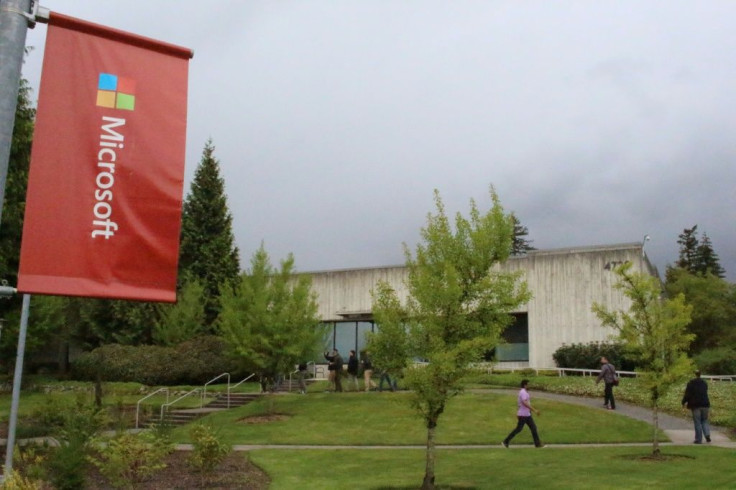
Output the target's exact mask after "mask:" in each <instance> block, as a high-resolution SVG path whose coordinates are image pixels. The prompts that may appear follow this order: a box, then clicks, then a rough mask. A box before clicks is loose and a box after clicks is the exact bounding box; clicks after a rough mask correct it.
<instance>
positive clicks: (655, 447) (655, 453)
mask: <svg viewBox="0 0 736 490" xmlns="http://www.w3.org/2000/svg"><path fill="white" fill-rule="evenodd" d="M652 417H653V419H654V424H653V425H654V437H653V439H652V455H653V456H659V454H660V451H659V407H658V404H657V402H656V400H655V402H654V404H653V405H652Z"/></svg>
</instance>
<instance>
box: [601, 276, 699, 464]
mask: <svg viewBox="0 0 736 490" xmlns="http://www.w3.org/2000/svg"><path fill="white" fill-rule="evenodd" d="M631 267H632V265H631V262H627V263H625V264H622V265H620V266H618V267H616V269H614V272H615V274H616V275H617V276H618V278H619V280H618V282H617V283H616V286H615V287H616V289H618V290H620V291H622V292H623V294H624V295H625V296H626V297H627V298H628V299H629V300H630V301H631V306H630V307H629V309H628V310H627V311H624V310H617V311H611V310H609V309H607V308H606V307H605V306H603V305H601V304H598V303H595V304H593V312H594V313H595V314H596V315H597V316H598V318H599V319H600V321H601V323H602V324H603V326H606V327H611V328H614V329H615V330H616V331H617V333H618V338H619V339H620V340H621V341H623V342H624V345H625V346H626V348H627V349H628V350H629V351H630V352H631V354H632V355H633V357H634V358H635V359H636V361H637V366H638V368H637V370H636V371H637V373H638V374H639V377H640V379H641V380H642V383H643V385H644V386H645V387H646V388H647V390H648V392H649V402H650V403H651V406H652V418H653V426H654V433H653V438H652V454H653V455H655V456H658V455H659V454H660V450H659V441H658V440H657V433H658V432H659V399H660V398H661V397H662V396H663V395H664V394H665V393H667V391H668V390H669V389H670V387H672V385H673V384H675V383H677V382H678V381H680V380H682V378H683V377H685V376H687V374H688V373H690V372H692V362H691V361H690V359H689V358H688V357H687V350H688V348H689V346H690V343H691V342H692V340H693V337H694V336H693V335H692V334H691V333H688V331H687V326H688V324H689V323H690V315H691V312H692V307H691V306H690V305H688V304H686V303H685V296H684V295H682V294H678V295H677V296H675V297H673V298H669V299H667V298H663V297H662V287H661V284H660V282H659V279H658V278H656V277H653V276H650V275H649V274H645V273H642V272H633V271H632V270H631Z"/></svg>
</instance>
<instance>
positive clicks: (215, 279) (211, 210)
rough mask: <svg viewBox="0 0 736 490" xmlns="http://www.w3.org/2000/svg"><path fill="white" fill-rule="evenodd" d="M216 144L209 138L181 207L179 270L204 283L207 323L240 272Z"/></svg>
mask: <svg viewBox="0 0 736 490" xmlns="http://www.w3.org/2000/svg"><path fill="white" fill-rule="evenodd" d="M214 153H215V147H214V145H213V144H212V141H211V140H210V141H207V143H206V144H205V147H204V151H203V152H202V159H201V160H200V162H199V166H198V167H197V170H196V172H195V174H194V180H193V181H192V185H191V189H190V191H189V194H188V195H187V197H186V199H185V200H184V205H183V208H182V228H181V248H180V257H179V271H180V274H183V275H186V274H188V275H189V276H190V277H192V278H194V279H197V280H198V281H199V282H200V284H201V285H202V286H203V287H204V291H205V295H204V296H203V298H204V302H205V323H206V325H208V326H209V325H211V324H213V323H214V321H215V319H216V318H217V315H218V313H219V311H220V302H219V297H220V294H221V292H222V291H221V290H222V288H223V287H226V286H227V285H228V284H231V283H233V282H234V281H235V280H236V279H237V278H238V274H239V273H240V259H239V258H238V248H237V247H236V246H235V238H234V235H233V230H232V221H233V218H232V215H231V214H230V211H229V210H228V205H227V197H226V195H225V182H224V180H223V179H222V177H220V163H219V161H218V160H217V159H216V158H215V156H214Z"/></svg>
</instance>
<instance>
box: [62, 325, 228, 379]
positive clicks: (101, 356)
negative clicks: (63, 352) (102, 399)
mask: <svg viewBox="0 0 736 490" xmlns="http://www.w3.org/2000/svg"><path fill="white" fill-rule="evenodd" d="M225 349H226V347H225V343H224V342H223V341H222V340H221V339H220V338H219V337H214V336H204V337H199V338H197V339H193V340H190V341H187V342H184V343H182V344H179V345H178V346H176V347H163V346H158V345H139V346H132V345H119V344H109V345H104V346H102V347H98V348H97V349H95V350H93V351H92V352H87V353H84V354H82V355H81V356H79V357H78V358H77V359H76V360H74V362H73V363H72V375H73V376H74V378H75V379H80V380H87V381H92V380H94V379H95V378H96V376H97V374H98V373H99V374H100V375H101V376H102V380H103V381H135V382H138V383H142V384H146V385H149V386H156V385H158V386H160V385H168V386H171V385H177V384H201V383H205V382H207V381H209V380H210V379H212V378H213V377H215V376H217V375H218V374H222V373H224V372H233V370H234V363H233V361H232V360H231V359H230V358H229V357H228V356H227V355H226V350H225Z"/></svg>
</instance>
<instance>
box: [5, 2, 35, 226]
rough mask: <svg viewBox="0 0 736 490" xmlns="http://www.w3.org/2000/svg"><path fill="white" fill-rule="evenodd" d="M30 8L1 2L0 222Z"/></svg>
mask: <svg viewBox="0 0 736 490" xmlns="http://www.w3.org/2000/svg"><path fill="white" fill-rule="evenodd" d="M30 10H31V0H4V1H3V2H2V4H1V5H0V26H2V29H0V223H2V216H3V202H4V201H5V182H6V180H7V178H8V161H9V159H10V145H11V142H12V140H13V126H14V125H15V109H16V107H17V105H18V84H19V83H20V73H21V67H22V65H23V54H24V52H25V47H26V33H27V31H28V24H29V21H32V19H33V16H31V15H30Z"/></svg>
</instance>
